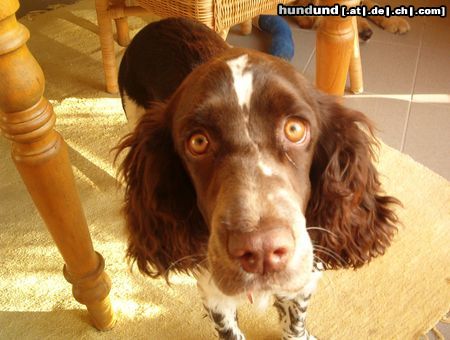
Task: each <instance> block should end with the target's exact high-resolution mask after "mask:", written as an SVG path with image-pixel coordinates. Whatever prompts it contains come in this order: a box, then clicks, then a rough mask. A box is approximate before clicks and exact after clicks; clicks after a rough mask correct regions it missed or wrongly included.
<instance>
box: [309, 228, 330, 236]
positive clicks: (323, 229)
mask: <svg viewBox="0 0 450 340" xmlns="http://www.w3.org/2000/svg"><path fill="white" fill-rule="evenodd" d="M306 230H321V231H325V232H327V233H329V234H330V235H333V236H336V237H337V236H338V235H337V234H336V233H334V232H332V231H331V230H328V229H325V228H322V227H306Z"/></svg>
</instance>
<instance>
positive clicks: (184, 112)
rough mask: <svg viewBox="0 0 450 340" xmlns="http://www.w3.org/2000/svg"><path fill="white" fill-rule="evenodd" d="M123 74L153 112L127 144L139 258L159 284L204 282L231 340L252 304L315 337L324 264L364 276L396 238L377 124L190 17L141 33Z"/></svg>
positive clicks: (294, 333)
mask: <svg viewBox="0 0 450 340" xmlns="http://www.w3.org/2000/svg"><path fill="white" fill-rule="evenodd" d="M120 74H121V75H120V78H119V84H120V88H121V94H122V96H123V100H124V107H125V110H126V111H127V112H128V111H129V110H135V108H136V107H139V106H141V109H142V111H143V115H142V116H141V117H140V118H139V120H138V122H137V125H136V128H135V129H134V131H133V132H132V133H130V134H129V135H127V136H126V137H125V138H124V139H123V140H122V142H121V143H120V145H119V146H118V150H119V152H121V151H124V152H125V151H126V155H125V158H124V160H123V162H122V164H121V167H120V171H121V174H122V176H123V179H124V181H125V183H126V191H125V205H124V213H125V218H126V227H127V230H128V235H129V236H128V251H127V255H128V257H129V258H131V259H132V260H134V261H135V262H136V263H137V266H138V268H139V270H140V271H141V272H142V273H144V274H147V275H149V276H151V277H159V276H162V277H165V278H166V279H167V280H169V279H170V278H169V275H170V273H172V272H185V273H190V274H193V275H194V276H195V277H196V278H197V282H198V287H199V291H200V294H201V297H202V300H203V304H204V306H205V309H206V310H207V313H208V315H209V316H210V318H211V320H212V321H213V323H214V325H215V328H216V330H217V333H218V335H219V337H220V338H221V339H244V335H243V334H242V332H241V331H240V330H239V327H238V324H237V317H236V307H237V306H238V304H239V303H240V302H242V301H245V299H246V298H247V297H248V298H249V299H250V300H253V299H254V300H255V301H262V302H264V301H266V302H267V301H269V299H271V298H272V297H273V298H274V306H275V307H276V308H277V310H278V312H279V315H280V320H281V326H282V332H283V333H282V337H283V339H312V338H313V337H312V336H310V335H309V333H308V331H307V330H306V328H305V315H306V309H307V306H308V301H309V299H310V297H311V294H312V293H313V291H314V289H315V286H316V282H317V279H318V278H319V276H320V270H318V267H319V266H322V267H323V268H325V269H335V268H358V267H360V266H362V265H363V264H365V263H367V262H368V261H370V260H371V258H373V257H375V256H377V255H380V254H383V253H384V251H385V249H386V247H388V245H389V244H390V242H391V239H392V237H393V235H394V233H395V231H396V226H395V223H396V221H397V218H396V215H395V213H394V211H393V208H392V205H393V204H396V203H398V201H397V200H396V199H395V198H393V197H390V196H386V195H384V194H383V193H382V191H381V187H380V182H379V180H378V173H377V170H376V169H375V167H374V165H373V163H372V159H373V143H374V139H373V136H372V134H371V131H372V127H371V124H370V122H369V120H368V119H367V118H366V117H365V116H364V115H363V114H362V113H360V112H356V111H353V110H350V109H347V108H345V107H343V106H341V105H340V104H339V103H338V102H337V101H336V100H335V99H334V98H332V97H330V96H328V95H325V94H323V93H320V92H319V91H317V90H316V89H314V88H313V87H312V86H311V85H310V84H309V83H308V82H307V81H306V80H305V79H304V78H303V77H302V76H301V75H300V74H299V73H298V72H297V71H296V70H295V69H294V67H293V66H291V65H290V64H289V63H287V62H285V61H283V60H281V59H279V58H276V57H272V56H269V55H266V54H264V53H261V52H257V51H254V50H249V49H240V48H230V47H228V46H227V45H226V44H225V43H224V42H223V41H222V40H221V38H220V37H219V36H218V35H216V33H214V32H213V31H211V30H210V29H208V28H207V27H206V26H203V25H202V24H199V23H195V22H192V21H189V20H186V19H166V20H163V21H160V22H158V23H154V24H150V25H149V26H147V27H146V28H144V29H143V30H142V31H141V32H139V33H138V35H137V36H136V37H135V38H134V39H133V41H132V42H131V44H130V46H129V47H128V49H127V51H126V54H125V56H124V59H123V61H122V64H121V70H120ZM130 103H132V105H130ZM139 104H140V105H139ZM362 128H363V129H365V130H366V131H364V130H363V129H362Z"/></svg>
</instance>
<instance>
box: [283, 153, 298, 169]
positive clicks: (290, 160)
mask: <svg viewBox="0 0 450 340" xmlns="http://www.w3.org/2000/svg"><path fill="white" fill-rule="evenodd" d="M284 155H285V156H286V158H287V159H288V161H289V162H291V163H292V165H293V166H294V167H295V168H296V169H298V168H297V164H295V162H294V161H293V160H292V158H291V157H290V156H289V155H288V153H287V152H285V153H284Z"/></svg>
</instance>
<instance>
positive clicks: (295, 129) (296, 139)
mask: <svg viewBox="0 0 450 340" xmlns="http://www.w3.org/2000/svg"><path fill="white" fill-rule="evenodd" d="M284 134H285V135H286V137H287V139H289V140H290V141H291V142H292V143H297V144H301V143H303V142H304V141H305V140H306V138H307V137H308V125H307V123H306V122H305V121H304V120H303V119H300V118H298V117H289V118H288V119H287V120H286V123H285V124H284Z"/></svg>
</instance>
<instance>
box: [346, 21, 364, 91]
mask: <svg viewBox="0 0 450 340" xmlns="http://www.w3.org/2000/svg"><path fill="white" fill-rule="evenodd" d="M352 26H353V32H354V40H353V52H352V56H351V58H350V68H349V73H350V91H351V92H353V93H355V94H358V93H362V92H363V91H364V86H363V74H362V65H361V54H360V51H359V36H358V23H357V21H356V17H353V18H352Z"/></svg>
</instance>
